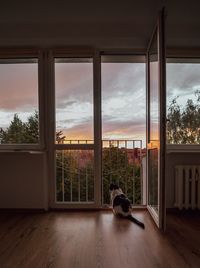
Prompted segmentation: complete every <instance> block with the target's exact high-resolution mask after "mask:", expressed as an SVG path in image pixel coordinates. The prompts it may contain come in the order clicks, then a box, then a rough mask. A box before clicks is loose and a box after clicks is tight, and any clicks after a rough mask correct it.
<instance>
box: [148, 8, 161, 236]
mask: <svg viewBox="0 0 200 268" xmlns="http://www.w3.org/2000/svg"><path fill="white" fill-rule="evenodd" d="M164 21H165V10H164V9H162V10H161V11H160V13H159V15H158V19H157V23H156V25H155V28H154V30H153V33H152V36H151V39H150V42H149V45H148V48H147V54H146V59H147V63H146V68H147V69H146V70H147V71H146V75H147V80H146V82H147V87H146V89H147V128H146V129H147V135H146V137H147V143H149V142H150V83H149V81H150V63H149V49H150V47H151V44H152V41H153V37H154V35H155V34H156V33H157V50H158V86H159V100H160V101H159V112H160V127H159V140H160V150H159V157H158V158H159V167H158V214H156V212H155V211H154V209H152V207H151V206H149V195H148V192H149V187H148V181H147V209H148V211H149V213H150V214H151V216H152V218H153V219H154V221H155V223H156V225H157V226H158V228H160V229H161V230H163V231H164V230H165V228H166V200H165V198H166V194H165V191H166V187H165V161H166V160H165V159H166V53H165V23H164ZM147 148H148V144H147ZM148 163H149V162H148V149H147V180H148Z"/></svg>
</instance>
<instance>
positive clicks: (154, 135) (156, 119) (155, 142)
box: [148, 32, 160, 214]
mask: <svg viewBox="0 0 200 268" xmlns="http://www.w3.org/2000/svg"><path fill="white" fill-rule="evenodd" d="M157 53H158V52H157V32H156V33H155V34H154V38H153V40H152V45H151V47H150V50H149V72H150V73H149V79H150V81H149V87H150V88H149V106H150V107H149V113H150V114H149V119H150V124H149V137H150V143H149V149H148V197H149V198H148V200H149V201H148V202H149V205H150V206H151V207H152V208H153V209H154V211H155V212H156V214H158V181H159V177H158V176H159V174H158V170H159V154H158V152H159V143H160V141H159V136H160V134H159V128H160V108H159V103H160V96H159V69H158V67H159V63H158V54H157Z"/></svg>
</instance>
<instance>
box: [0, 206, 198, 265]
mask: <svg viewBox="0 0 200 268" xmlns="http://www.w3.org/2000/svg"><path fill="white" fill-rule="evenodd" d="M134 214H135V216H136V217H137V218H138V219H141V220H142V221H144V222H145V225H146V229H145V230H143V229H141V228H140V227H138V226H137V225H135V224H133V223H132V222H129V221H127V220H123V219H118V218H116V217H114V216H113V214H112V212H110V211H99V212H98V211H93V212H49V213H29V214H27V213H26V214H25V213H18V214H17V213H16V214H13V213H12V214H11V213H5V212H4V213H1V214H0V267H3V268H7V267H10V268H14V267H15V268H16V267H20V268H22V267H23V268H26V267H28V268H32V267H33V268H35V267H37V268H44V267H58V268H62V267H65V268H96V267H98V268H101V267H105V268H109V267H111V268H119V267H120V268H121V267H123V268H126V267H127V268H128V267H131V268H134V267H135V268H151V267H152V268H156V267H162V268H164V267H167V268H169V267H171V268H176V267H177V268H180V267H181V268H184V267H190V268H191V267H200V217H197V218H196V219H195V221H194V220H191V219H190V218H189V219H187V218H181V217H177V216H175V215H170V216H168V223H169V228H168V231H167V233H166V234H161V233H160V232H159V231H158V230H157V228H156V227H155V225H154V223H153V222H152V220H151V218H150V216H149V214H148V212H147V211H136V212H135V213H134Z"/></svg>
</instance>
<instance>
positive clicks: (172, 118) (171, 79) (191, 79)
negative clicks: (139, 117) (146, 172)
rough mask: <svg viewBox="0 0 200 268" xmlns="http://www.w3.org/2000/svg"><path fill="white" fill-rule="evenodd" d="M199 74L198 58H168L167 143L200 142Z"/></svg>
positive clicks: (199, 64) (199, 62) (199, 63)
mask: <svg viewBox="0 0 200 268" xmlns="http://www.w3.org/2000/svg"><path fill="white" fill-rule="evenodd" d="M199 74H200V60H199V59H189V58H188V59H173V60H172V59H169V62H168V63H167V118H168V123H167V143H168V144H200V129H199V126H200V116H199V115H200V87H199V85H200V75H199ZM177 77H178V79H177Z"/></svg>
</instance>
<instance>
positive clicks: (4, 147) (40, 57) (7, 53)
mask: <svg viewBox="0 0 200 268" xmlns="http://www.w3.org/2000/svg"><path fill="white" fill-rule="evenodd" d="M29 58H30V59H37V61H38V81H37V83H38V112H39V142H38V143H35V144H33V143H30V144H12V143H10V144H0V151H41V150H45V138H44V129H45V101H44V100H45V98H44V93H45V92H44V81H45V77H44V52H43V51H42V50H37V49H1V50H0V59H5V60H6V59H12V60H15V59H16V60H20V59H29Z"/></svg>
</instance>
